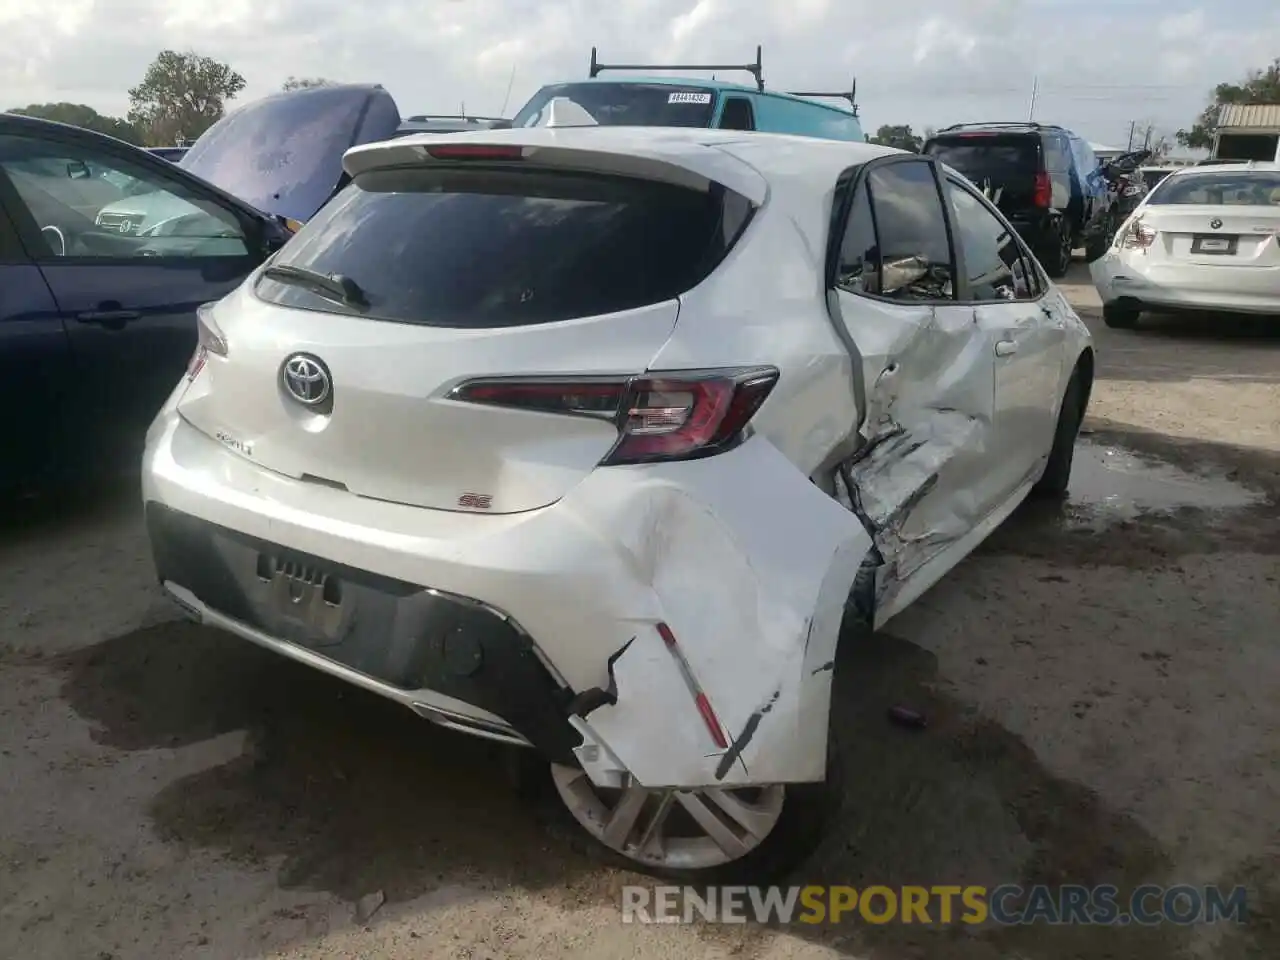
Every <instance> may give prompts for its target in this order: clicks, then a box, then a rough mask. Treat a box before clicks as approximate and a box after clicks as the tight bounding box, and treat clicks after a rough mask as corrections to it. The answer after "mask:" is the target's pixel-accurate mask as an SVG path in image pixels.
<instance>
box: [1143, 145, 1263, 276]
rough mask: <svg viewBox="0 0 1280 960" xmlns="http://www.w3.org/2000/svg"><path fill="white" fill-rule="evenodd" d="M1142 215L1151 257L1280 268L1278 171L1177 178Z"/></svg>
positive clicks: (1163, 185)
mask: <svg viewBox="0 0 1280 960" xmlns="http://www.w3.org/2000/svg"><path fill="white" fill-rule="evenodd" d="M1140 216H1141V220H1142V228H1143V229H1144V230H1146V231H1147V232H1148V236H1147V240H1148V243H1149V246H1148V252H1149V255H1150V256H1152V257H1153V258H1156V259H1165V260H1169V261H1173V262H1178V263H1188V264H1199V265H1203V266H1229V267H1272V268H1275V267H1280V239H1277V234H1280V173H1278V172H1271V171H1257V170H1244V169H1241V170H1238V171H1230V172H1225V173H1194V174H1185V175H1180V176H1175V177H1173V178H1171V179H1169V180H1166V181H1164V182H1163V183H1161V184H1160V186H1159V187H1158V188H1157V189H1156V191H1155V192H1154V193H1152V194H1151V196H1150V197H1149V198H1148V200H1147V204H1146V206H1145V207H1143V208H1142V211H1141V214H1140ZM1150 231H1154V237H1151V236H1150Z"/></svg>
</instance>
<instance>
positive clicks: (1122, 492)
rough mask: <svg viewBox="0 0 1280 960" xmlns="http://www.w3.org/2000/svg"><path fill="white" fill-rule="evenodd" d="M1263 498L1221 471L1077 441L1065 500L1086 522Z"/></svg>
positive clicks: (1233, 505) (1231, 506) (1230, 506)
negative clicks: (1195, 468)
mask: <svg viewBox="0 0 1280 960" xmlns="http://www.w3.org/2000/svg"><path fill="white" fill-rule="evenodd" d="M1264 499H1265V497H1264V496H1263V495H1262V494H1261V493H1259V492H1257V491H1255V490H1251V489H1249V488H1248V487H1245V486H1243V485H1242V484H1239V483H1237V482H1235V481H1234V480H1232V479H1230V478H1229V477H1227V476H1224V475H1222V474H1221V473H1211V472H1208V471H1205V472H1203V473H1201V472H1195V473H1192V472H1190V471H1187V470H1183V469H1181V468H1180V467H1175V466H1173V465H1172V464H1169V463H1164V462H1162V461H1160V460H1156V459H1154V458H1151V457H1145V456H1141V455H1139V454H1136V453H1134V452H1132V451H1130V450H1126V449H1124V448H1123V447H1119V446H1115V445H1112V444H1103V443H1097V442H1093V441H1089V440H1081V441H1080V442H1079V443H1077V444H1076V454H1075V462H1074V464H1073V466H1072V470H1071V486H1070V489H1069V490H1068V495H1067V503H1068V505H1069V507H1070V508H1071V510H1070V512H1071V513H1072V514H1073V515H1074V516H1075V517H1077V518H1078V519H1079V520H1081V521H1084V522H1086V523H1099V522H1100V523H1108V522H1112V521H1115V520H1131V519H1134V518H1136V517H1139V516H1142V515H1144V514H1152V513H1156V514H1159V513H1174V512H1176V511H1179V510H1183V509H1186V508H1191V509H1195V510H1238V509H1241V508H1244V507H1250V506H1254V505H1255V504H1258V503H1260V502H1262V500H1264Z"/></svg>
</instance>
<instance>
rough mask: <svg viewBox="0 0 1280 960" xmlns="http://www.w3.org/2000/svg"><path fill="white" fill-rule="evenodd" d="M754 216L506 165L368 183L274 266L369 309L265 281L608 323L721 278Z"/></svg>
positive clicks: (268, 293)
mask: <svg viewBox="0 0 1280 960" xmlns="http://www.w3.org/2000/svg"><path fill="white" fill-rule="evenodd" d="M751 211H752V207H751V205H750V203H749V201H747V200H746V199H744V198H743V197H741V196H739V195H738V194H736V193H733V192H732V191H729V190H726V189H724V188H723V187H720V186H719V185H716V184H712V185H711V187H710V189H708V190H703V191H696V190H691V189H688V188H686V187H678V186H671V185H667V184H660V183H655V182H652V181H646V180H637V179H631V178H622V177H611V176H597V175H591V174H583V173H562V172H550V171H546V170H541V171H538V170H525V171H519V170H510V169H500V168H493V167H487V168H472V169H459V168H452V167H451V168H416V169H398V170H380V171H374V172H370V173H366V174H362V175H361V176H359V177H357V178H356V179H355V180H354V181H352V183H351V184H349V185H348V186H347V187H346V188H345V189H344V190H343V191H342V193H340V194H339V195H338V196H337V197H335V198H334V199H333V201H331V202H330V203H329V204H328V205H327V206H326V207H325V208H324V209H323V210H321V211H320V213H319V214H318V215H317V216H316V217H315V218H314V219H313V220H312V221H311V222H310V223H308V224H307V225H306V227H304V228H303V230H302V231H301V232H300V233H298V235H297V236H296V237H294V238H293V239H292V240H291V241H290V242H289V243H288V244H287V245H286V246H285V247H284V248H283V249H282V250H281V251H280V253H279V254H278V255H277V256H276V257H275V258H274V259H273V260H272V264H273V265H283V266H291V267H299V268H303V269H305V270H307V271H311V272H312V273H318V274H322V275H325V276H332V275H335V274H340V275H341V276H342V277H343V278H344V282H350V281H354V283H355V284H356V286H357V288H358V290H359V294H360V298H361V300H362V302H360V303H353V302H347V301H348V298H342V297H338V298H337V299H329V298H327V297H326V296H325V295H324V291H317V290H316V289H315V287H314V285H310V286H309V285H307V284H306V283H295V282H290V281H288V280H285V281H280V280H276V279H272V278H271V277H269V276H262V277H260V279H259V280H258V283H257V286H256V291H257V294H258V296H259V297H260V298H262V299H264V300H267V301H269V302H272V303H278V304H282V305H284V306H290V307H302V308H306V309H312V310H325V311H332V312H341V313H351V314H357V315H363V316H368V317H370V318H371V319H380V320H394V321H401V322H408V323H421V324H427V325H431V326H443V327H478V328H486V327H509V326H521V325H525V324H537V323H551V322H554V321H557V320H567V319H571V318H574V317H587V316H597V315H600V314H606V313H614V312H617V311H621V310H629V309H634V308H636V307H641V306H646V305H649V304H653V303H660V302H662V301H665V300H670V299H672V298H674V297H677V296H679V295H680V294H681V293H683V292H685V291H686V290H688V289H690V288H691V287H693V286H695V285H696V284H698V283H699V282H700V281H701V280H702V279H703V278H704V277H706V276H707V274H708V273H710V271H711V270H713V269H714V268H715V267H716V265H717V264H718V263H719V262H720V260H721V259H722V258H723V257H724V255H725V254H726V253H727V252H728V250H729V249H730V247H732V245H733V243H734V242H735V241H736V239H737V237H738V236H739V235H740V234H741V231H742V229H743V228H744V227H745V225H746V222H747V220H748V219H749V217H750V214H751Z"/></svg>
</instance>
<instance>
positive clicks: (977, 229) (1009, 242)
mask: <svg viewBox="0 0 1280 960" xmlns="http://www.w3.org/2000/svg"><path fill="white" fill-rule="evenodd" d="M947 194H948V196H949V198H950V200H951V209H952V211H953V216H952V222H953V223H954V224H955V226H956V232H957V234H958V235H959V236H958V240H959V243H960V247H961V249H963V250H964V265H965V270H966V272H967V273H968V281H969V284H968V286H969V299H970V300H974V301H979V302H983V301H993V300H1033V299H1035V298H1036V296H1038V293H1039V291H1038V289H1037V284H1036V282H1035V273H1034V270H1032V269H1031V267H1030V264H1029V261H1028V260H1027V258H1026V257H1025V256H1024V254H1023V251H1022V247H1021V245H1020V244H1019V243H1018V240H1017V237H1015V236H1014V233H1013V231H1012V230H1011V229H1009V227H1007V226H1006V225H1005V224H1004V223H1002V222H1001V221H1000V219H999V218H998V217H996V216H995V215H993V214H992V213H991V211H990V210H988V209H987V207H986V206H985V205H984V204H983V203H982V201H981V200H979V199H978V198H977V197H976V196H974V194H972V193H970V192H969V190H968V189H967V188H965V187H962V186H961V185H960V184H958V183H956V182H955V181H954V180H951V179H948V180H947Z"/></svg>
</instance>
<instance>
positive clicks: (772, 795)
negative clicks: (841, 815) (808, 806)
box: [551, 764, 786, 870]
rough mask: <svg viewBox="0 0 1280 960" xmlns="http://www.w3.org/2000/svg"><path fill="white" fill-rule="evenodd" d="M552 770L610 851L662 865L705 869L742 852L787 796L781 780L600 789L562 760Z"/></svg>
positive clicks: (763, 833)
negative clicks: (736, 785) (708, 786)
mask: <svg viewBox="0 0 1280 960" xmlns="http://www.w3.org/2000/svg"><path fill="white" fill-rule="evenodd" d="M551 775H552V780H553V782H554V783H555V786H556V790H557V792H558V793H559V794H560V799H561V800H562V801H563V802H564V805H565V806H566V807H568V809H569V812H570V813H571V814H572V815H573V818H574V819H575V820H577V821H578V823H579V825H581V826H582V828H583V829H585V830H586V831H587V832H588V833H590V834H591V835H592V836H593V837H595V838H596V839H597V840H599V841H600V842H601V843H603V844H604V845H605V846H606V847H608V848H609V849H611V850H613V851H614V852H615V853H619V854H621V855H622V856H624V857H626V858H627V859H629V860H632V861H635V862H636V863H638V864H643V865H646V866H649V867H655V868H659V869H664V870H708V869H713V868H715V867H720V866H723V865H725V864H728V863H732V862H733V861H735V860H740V859H742V858H743V857H745V856H746V855H747V854H749V853H751V852H752V851H753V850H755V849H757V848H758V847H759V846H760V845H761V844H762V843H763V842H764V841H765V839H766V838H767V837H768V836H769V835H770V834H771V833H772V832H773V830H774V828H775V827H776V826H777V824H778V819H779V817H780V816H781V815H782V806H783V802H784V800H785V796H786V788H785V787H784V786H783V785H781V784H773V785H770V786H765V787H749V788H748V787H744V788H736V789H735V788H725V789H705V790H653V789H649V788H647V787H641V786H634V785H633V786H629V787H624V788H622V789H618V790H607V789H602V788H600V787H597V786H595V784H593V783H592V782H591V780H590V778H589V777H588V776H587V775H586V773H585V772H583V771H582V769H580V768H578V767H571V766H565V765H563V764H553V765H552V767H551Z"/></svg>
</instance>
